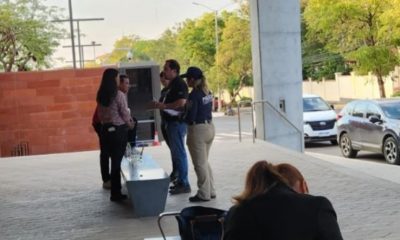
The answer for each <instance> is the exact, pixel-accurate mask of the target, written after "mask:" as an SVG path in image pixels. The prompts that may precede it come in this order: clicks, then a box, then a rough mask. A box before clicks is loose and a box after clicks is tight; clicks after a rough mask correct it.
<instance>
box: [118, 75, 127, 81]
mask: <svg viewBox="0 0 400 240" xmlns="http://www.w3.org/2000/svg"><path fill="white" fill-rule="evenodd" d="M125 78H128V76H127V75H125V74H120V75H119V83H123V82H124V79H125Z"/></svg>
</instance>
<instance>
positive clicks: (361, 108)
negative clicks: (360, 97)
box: [351, 102, 367, 118]
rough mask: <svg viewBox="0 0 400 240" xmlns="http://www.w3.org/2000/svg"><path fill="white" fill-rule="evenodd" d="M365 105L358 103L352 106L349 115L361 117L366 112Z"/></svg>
mask: <svg viewBox="0 0 400 240" xmlns="http://www.w3.org/2000/svg"><path fill="white" fill-rule="evenodd" d="M366 108H367V106H366V104H365V102H358V103H356V104H355V105H354V109H353V113H352V114H351V115H352V116H353V117H361V118H362V117H363V116H364V113H365V111H366Z"/></svg>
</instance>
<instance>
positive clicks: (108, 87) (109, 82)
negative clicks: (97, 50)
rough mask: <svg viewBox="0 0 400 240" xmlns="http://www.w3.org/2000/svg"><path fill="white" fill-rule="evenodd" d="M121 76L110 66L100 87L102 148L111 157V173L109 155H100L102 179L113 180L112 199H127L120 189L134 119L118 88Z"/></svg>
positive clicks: (99, 112) (98, 92) (99, 114)
mask: <svg viewBox="0 0 400 240" xmlns="http://www.w3.org/2000/svg"><path fill="white" fill-rule="evenodd" d="M119 82H120V79H119V73H118V70H116V69H113V68H108V69H106V70H105V71H104V73H103V78H102V80H101V84H100V87H99V90H98V91H97V114H98V117H99V119H100V122H101V124H102V129H101V134H100V150H101V154H104V156H110V157H111V176H110V174H109V171H108V157H107V159H105V158H101V173H102V178H103V182H108V181H111V197H110V200H111V201H121V200H124V199H126V198H127V197H126V195H123V194H122V193H121V175H120V171H121V161H122V157H123V155H124V153H125V148H126V144H127V137H128V136H127V132H128V127H129V128H133V121H132V118H131V116H130V114H129V111H128V104H127V101H126V97H125V95H124V93H123V92H121V91H120V90H118V85H119Z"/></svg>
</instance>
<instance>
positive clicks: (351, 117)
mask: <svg viewBox="0 0 400 240" xmlns="http://www.w3.org/2000/svg"><path fill="white" fill-rule="evenodd" d="M337 130H338V142H339V146H340V149H341V150H342V154H343V156H345V157H347V158H355V157H356V156H357V152H358V151H360V150H365V151H370V152H378V153H382V154H383V155H384V156H385V159H386V161H387V162H388V163H390V164H400V150H399V142H400V138H399V136H400V135H399V134H400V99H392V100H357V101H353V102H350V103H348V104H347V105H346V106H345V107H344V108H343V109H342V111H341V112H340V113H339V115H338V121H337Z"/></svg>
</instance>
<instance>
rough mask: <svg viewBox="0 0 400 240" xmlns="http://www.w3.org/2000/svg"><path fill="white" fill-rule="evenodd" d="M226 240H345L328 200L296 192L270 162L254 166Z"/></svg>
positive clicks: (231, 214) (228, 225) (230, 220)
mask: <svg viewBox="0 0 400 240" xmlns="http://www.w3.org/2000/svg"><path fill="white" fill-rule="evenodd" d="M234 201H235V206H233V207H232V208H231V209H230V210H229V213H228V216H227V219H226V229H225V236H224V239H225V240H239V239H240V240H247V239H252V240H258V239H260V240H261V239H263V240H264V239H273V240H342V239H343V238H342V235H341V233H340V229H339V225H338V223H337V220H336V213H335V210H334V209H333V207H332V204H331V203H330V202H329V200H328V199H326V198H325V197H316V196H311V195H307V194H300V193H297V192H295V191H294V190H293V189H292V188H291V187H289V186H288V185H287V183H286V180H285V179H284V178H283V177H282V176H281V175H279V173H278V172H277V171H276V169H275V168H274V166H273V165H272V164H270V163H268V162H267V161H259V162H257V163H256V164H254V165H253V166H252V167H251V168H250V170H249V172H248V173H247V178H246V185H245V189H244V191H243V192H242V194H240V195H239V196H237V197H235V198H234Z"/></svg>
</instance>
